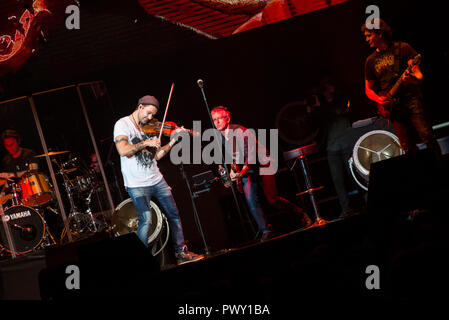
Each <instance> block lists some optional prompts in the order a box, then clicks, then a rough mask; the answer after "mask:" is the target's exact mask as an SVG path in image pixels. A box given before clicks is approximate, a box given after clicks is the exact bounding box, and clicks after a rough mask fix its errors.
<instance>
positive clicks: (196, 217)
mask: <svg viewBox="0 0 449 320" xmlns="http://www.w3.org/2000/svg"><path fill="white" fill-rule="evenodd" d="M179 169H180V170H181V174H182V177H183V178H184V180H185V182H186V184H187V189H189V195H190V199H191V200H192V207H193V215H194V216H195V222H196V225H197V227H198V231H199V232H200V235H201V239H202V240H203V245H204V254H205V256H207V257H209V256H210V251H209V246H208V245H207V243H206V237H205V236H204V232H203V228H202V226H201V221H200V217H199V215H198V211H197V209H196V204H195V200H194V198H195V195H193V193H192V188H191V187H190V182H189V178H188V177H187V174H186V172H185V170H184V165H183V164H182V163H181V164H180V165H179Z"/></svg>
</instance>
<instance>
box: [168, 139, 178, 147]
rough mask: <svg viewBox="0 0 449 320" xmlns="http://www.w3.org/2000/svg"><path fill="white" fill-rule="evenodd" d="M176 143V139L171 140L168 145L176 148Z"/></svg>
mask: <svg viewBox="0 0 449 320" xmlns="http://www.w3.org/2000/svg"><path fill="white" fill-rule="evenodd" d="M175 143H176V139H171V140H170V142H169V143H168V145H169V146H170V148H171V147H173V146H174V144H175Z"/></svg>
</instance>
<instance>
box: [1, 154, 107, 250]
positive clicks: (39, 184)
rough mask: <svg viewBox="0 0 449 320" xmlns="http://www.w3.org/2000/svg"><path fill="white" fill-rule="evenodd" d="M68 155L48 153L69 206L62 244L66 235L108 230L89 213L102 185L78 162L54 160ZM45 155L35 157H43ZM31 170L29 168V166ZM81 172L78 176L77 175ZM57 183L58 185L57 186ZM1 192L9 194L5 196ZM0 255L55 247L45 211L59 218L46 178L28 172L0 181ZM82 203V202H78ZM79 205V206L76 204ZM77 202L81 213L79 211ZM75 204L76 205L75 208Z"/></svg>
mask: <svg viewBox="0 0 449 320" xmlns="http://www.w3.org/2000/svg"><path fill="white" fill-rule="evenodd" d="M68 153H70V151H59V152H49V153H48V155H49V156H50V157H51V161H52V163H54V164H55V165H56V167H57V170H55V173H56V174H57V175H58V176H60V177H61V179H62V180H61V181H62V184H63V186H64V189H65V193H66V195H67V199H68V203H69V205H70V213H69V214H68V218H67V219H66V222H65V223H64V227H63V229H62V231H61V230H59V231H61V242H62V240H63V238H64V237H65V235H66V234H67V232H70V234H71V235H72V236H76V237H81V236H88V235H91V234H93V233H96V232H98V231H104V230H106V229H109V226H108V224H107V223H106V222H105V221H101V220H99V219H97V218H95V217H94V215H93V213H92V207H91V202H92V195H93V194H94V192H96V191H99V190H101V188H102V187H101V184H100V183H98V182H97V179H96V177H95V176H94V174H93V173H92V172H90V170H83V166H82V165H80V162H79V160H78V158H76V157H75V158H71V159H70V160H68V161H66V162H63V163H61V162H60V161H58V159H57V157H56V156H59V155H66V154H68ZM45 156H46V154H41V155H37V156H35V158H40V157H45ZM28 168H31V166H28ZM79 172H82V174H81V175H79V174H78V173H79ZM57 181H58V185H59V184H60V183H59V181H60V180H57ZM4 190H8V191H9V192H8V193H5V192H4ZM0 192H1V193H0V213H1V216H2V219H1V220H2V223H0V254H1V255H2V256H9V255H14V256H15V255H23V254H27V253H30V252H34V251H36V250H40V249H44V248H45V247H47V246H52V245H56V241H55V239H54V237H53V235H52V233H51V232H50V230H49V229H50V228H49V226H48V224H47V222H46V219H45V218H44V210H49V211H52V212H53V213H55V214H56V215H57V216H59V212H58V211H57V210H55V209H54V208H53V206H52V205H54V204H55V203H56V194H55V191H54V188H53V186H52V184H51V183H50V180H49V179H48V177H47V176H46V175H45V174H44V173H42V172H37V171H36V170H31V169H29V170H27V171H26V172H25V173H24V174H23V175H22V176H21V177H20V178H15V179H8V180H7V181H6V180H5V179H0ZM80 199H81V200H80ZM77 201H78V202H77ZM80 201H82V202H84V203H81V205H82V208H83V210H80V209H79V207H80ZM77 204H78V205H77Z"/></svg>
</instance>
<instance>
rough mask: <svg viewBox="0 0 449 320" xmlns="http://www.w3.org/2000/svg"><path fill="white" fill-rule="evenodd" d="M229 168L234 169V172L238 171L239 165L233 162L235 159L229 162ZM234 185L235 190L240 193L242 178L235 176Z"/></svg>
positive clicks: (241, 190)
mask: <svg viewBox="0 0 449 320" xmlns="http://www.w3.org/2000/svg"><path fill="white" fill-rule="evenodd" d="M231 170H232V171H234V172H235V173H239V172H240V166H239V165H238V164H237V163H235V161H234V162H233V163H231ZM235 185H236V186H237V190H238V191H239V192H240V193H243V183H242V178H236V180H235Z"/></svg>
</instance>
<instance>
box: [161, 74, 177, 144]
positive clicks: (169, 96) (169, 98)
mask: <svg viewBox="0 0 449 320" xmlns="http://www.w3.org/2000/svg"><path fill="white" fill-rule="evenodd" d="M174 86H175V83H174V82H172V84H171V89H170V94H169V95H168V101H167V106H166V107H165V113H164V119H163V120H162V124H161V131H159V140H160V139H161V136H162V132H163V131H164V124H165V118H166V117H167V111H168V106H169V105H170V100H171V95H172V93H173V88H174Z"/></svg>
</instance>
